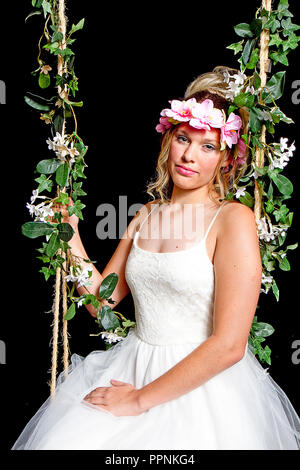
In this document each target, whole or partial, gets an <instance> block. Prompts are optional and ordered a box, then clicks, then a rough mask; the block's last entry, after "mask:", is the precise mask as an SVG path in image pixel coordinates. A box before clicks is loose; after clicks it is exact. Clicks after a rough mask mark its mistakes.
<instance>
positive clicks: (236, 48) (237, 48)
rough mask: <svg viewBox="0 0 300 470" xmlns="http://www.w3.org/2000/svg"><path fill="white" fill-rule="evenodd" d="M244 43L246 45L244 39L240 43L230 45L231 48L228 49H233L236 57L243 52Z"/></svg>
mask: <svg viewBox="0 0 300 470" xmlns="http://www.w3.org/2000/svg"><path fill="white" fill-rule="evenodd" d="M243 43H244V39H242V40H241V41H239V42H235V43H233V44H230V46H227V47H226V49H232V50H233V51H234V55H236V54H237V53H238V52H240V51H242V50H243Z"/></svg>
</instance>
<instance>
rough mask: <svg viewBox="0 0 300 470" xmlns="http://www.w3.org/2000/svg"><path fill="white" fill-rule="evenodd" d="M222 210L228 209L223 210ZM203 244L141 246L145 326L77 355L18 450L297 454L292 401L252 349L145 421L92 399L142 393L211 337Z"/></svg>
mask: <svg viewBox="0 0 300 470" xmlns="http://www.w3.org/2000/svg"><path fill="white" fill-rule="evenodd" d="M221 207H222V206H221ZM221 207H220V208H219V209H218V211H217V212H216V214H215V216H214V218H213V219H212V221H211V223H210V225H209V227H208V229H207V231H206V234H205V236H204V238H203V239H202V240H201V241H200V243H197V244H196V245H194V246H192V247H191V248H190V249H187V250H184V251H178V252H165V253H153V252H150V251H146V250H143V249H141V248H140V247H139V246H138V245H137V237H138V232H137V233H136V234H135V238H134V242H133V244H132V248H131V251H130V253H129V256H128V259H127V264H126V281H127V283H128V285H129V287H130V289H131V293H132V296H133V300H134V305H135V315H136V327H135V328H134V329H131V330H130V332H129V334H128V336H127V337H126V338H125V339H124V340H123V341H122V342H120V343H117V344H116V345H115V346H113V347H112V348H111V349H109V350H107V351H94V352H92V353H91V354H89V355H88V356H87V357H86V358H82V357H80V356H78V355H76V354H74V355H73V356H72V364H71V366H70V367H69V374H68V377H67V379H66V380H63V377H64V376H63V374H61V375H60V376H59V379H58V385H57V389H56V393H55V396H54V398H53V399H50V398H49V399H48V400H47V401H46V402H45V403H44V404H43V405H42V406H41V408H40V409H39V411H38V412H37V413H36V414H35V416H33V418H32V419H31V420H30V421H29V423H28V425H27V426H26V427H25V429H24V431H23V432H22V434H21V435H20V437H19V438H18V440H17V441H16V443H15V444H14V446H13V450H21V449H25V450H30V449H32V450H100V449H105V450H125V449H132V450H139V449H145V450H148V449H149V450H240V449H242V450H296V449H299V448H300V445H299V444H300V420H299V417H298V415H297V413H296V411H295V410H294V408H293V406H292V404H291V402H290V401H289V399H288V397H287V396H286V395H285V393H284V392H283V390H282V389H281V388H280V387H279V386H278V385H277V384H276V382H275V381H274V380H273V379H272V378H271V376H270V375H269V374H268V373H267V371H266V370H265V369H264V368H263V367H262V366H261V364H260V363H259V362H258V360H257V359H256V358H255V356H254V355H253V354H252V353H251V351H250V350H249V349H248V348H246V350H245V355H244V356H243V358H242V360H241V361H239V362H237V363H236V364H234V365H233V366H232V367H230V368H228V369H226V370H224V371H223V372H221V373H219V374H218V375H216V376H215V377H213V378H211V379H210V380H208V381H207V382H206V383H204V384H203V385H201V386H199V387H198V388H196V389H194V390H192V391H191V392H189V393H187V394H185V395H182V396H180V397H179V398H177V399H175V400H171V401H169V402H166V403H163V404H162V405H159V406H156V407H153V408H151V409H150V410H148V411H146V412H144V413H142V414H140V415H139V416H122V417H116V416H114V415H112V414H111V413H109V412H107V411H104V410H102V409H99V408H97V407H95V406H92V405H89V404H87V402H84V401H83V398H84V397H85V395H86V394H87V393H89V392H90V391H91V390H93V389H95V388H96V387H100V386H104V387H106V386H110V385H111V384H110V379H112V378H114V379H117V380H121V381H124V382H127V383H131V384H133V385H134V386H135V387H137V388H141V387H143V386H144V385H146V384H148V383H149V382H152V381H153V380H155V379H156V378H158V377H159V376H161V375H162V374H164V373H165V372H166V371H167V370H168V369H170V368H171V367H173V366H174V365H175V364H177V363H178V362H179V361H181V360H182V359H183V358H184V357H186V356H187V355H188V354H189V353H191V352H192V351H193V350H194V349H195V348H196V347H197V346H199V345H200V344H201V343H202V342H203V341H205V340H206V339H207V338H208V337H209V335H210V334H211V332H212V314H213V296H214V269H213V265H212V263H211V261H210V260H209V258H208V256H207V253H206V246H205V240H206V237H207V234H208V232H209V229H210V227H211V226H212V224H213V222H214V220H215V218H216V216H217V214H218V212H219V210H220V209H221Z"/></svg>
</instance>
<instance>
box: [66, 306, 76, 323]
mask: <svg viewBox="0 0 300 470" xmlns="http://www.w3.org/2000/svg"><path fill="white" fill-rule="evenodd" d="M75 314H76V304H75V303H74V302H73V303H72V304H71V305H70V307H69V308H68V310H67V313H66V314H65V317H64V320H72V318H73V317H74V316H75Z"/></svg>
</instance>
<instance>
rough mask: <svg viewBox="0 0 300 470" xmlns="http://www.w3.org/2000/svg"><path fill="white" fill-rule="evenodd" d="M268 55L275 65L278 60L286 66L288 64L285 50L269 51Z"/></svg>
mask: <svg viewBox="0 0 300 470" xmlns="http://www.w3.org/2000/svg"><path fill="white" fill-rule="evenodd" d="M269 57H270V58H271V59H272V60H273V62H274V65H276V64H277V62H280V63H281V64H283V65H286V66H288V65H289V61H288V58H287V52H271V53H270V54H269Z"/></svg>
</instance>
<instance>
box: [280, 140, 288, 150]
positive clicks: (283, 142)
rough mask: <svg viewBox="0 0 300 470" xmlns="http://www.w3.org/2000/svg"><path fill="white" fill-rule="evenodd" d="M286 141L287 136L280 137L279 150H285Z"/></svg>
mask: <svg viewBox="0 0 300 470" xmlns="http://www.w3.org/2000/svg"><path fill="white" fill-rule="evenodd" d="M287 141H288V139H287V137H281V138H280V151H281V152H284V151H285V150H287V149H288V146H287Z"/></svg>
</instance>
